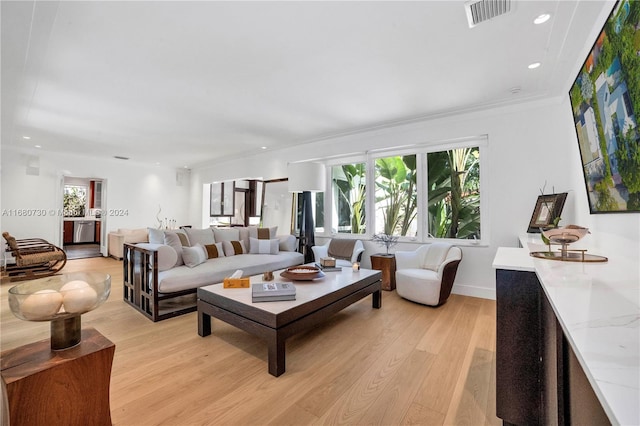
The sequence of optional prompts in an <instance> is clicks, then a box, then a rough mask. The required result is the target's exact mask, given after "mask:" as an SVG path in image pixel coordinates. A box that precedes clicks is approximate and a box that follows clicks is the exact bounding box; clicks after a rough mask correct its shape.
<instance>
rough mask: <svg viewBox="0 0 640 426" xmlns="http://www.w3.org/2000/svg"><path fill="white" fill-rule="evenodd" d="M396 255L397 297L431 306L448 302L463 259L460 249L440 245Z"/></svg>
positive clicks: (436, 244) (431, 245)
mask: <svg viewBox="0 0 640 426" xmlns="http://www.w3.org/2000/svg"><path fill="white" fill-rule="evenodd" d="M395 256H396V291H397V292H398V295H400V296H401V297H403V298H405V299H408V300H411V301H414V302H418V303H422V304H423V305H430V306H440V305H442V304H443V303H444V302H446V301H447V299H448V298H449V295H450V294H451V289H452V288H453V281H454V280H455V278H456V272H457V271H458V265H459V264H460V261H461V260H462V250H460V248H459V247H455V246H453V245H451V244H447V243H440V242H437V243H432V244H428V245H424V246H420V247H419V248H418V249H417V250H415V251H396V253H395Z"/></svg>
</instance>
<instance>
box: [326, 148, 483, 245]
mask: <svg viewBox="0 0 640 426" xmlns="http://www.w3.org/2000/svg"><path fill="white" fill-rule="evenodd" d="M483 146H486V137H472V138H465V139H460V140H456V141H448V142H442V143H439V144H438V145H433V144H430V145H415V146H412V147H403V148H400V149H399V148H394V149H393V150H391V149H388V150H387V149H385V150H380V151H376V152H369V153H366V154H365V153H363V154H358V155H353V156H351V157H349V158H348V159H347V158H344V159H342V160H333V161H335V162H331V163H330V164H329V165H328V169H327V170H328V171H330V176H331V191H327V193H326V194H325V196H324V200H323V201H326V203H325V204H326V207H325V216H324V217H323V218H322V225H323V227H324V229H325V233H326V234H328V233H329V230H331V233H332V234H351V235H362V234H364V235H366V236H368V237H371V236H373V235H374V234H381V233H384V234H388V235H395V236H398V237H400V239H401V240H405V241H422V242H424V241H426V240H427V239H428V238H446V239H456V240H465V239H466V240H474V242H473V244H476V243H477V242H478V240H480V238H481V235H482V232H481V231H482V224H481V208H480V204H481V197H480V169H481V167H480V153H481V150H482V147H483ZM339 161H342V163H340V162H339ZM485 161H486V159H485ZM320 208H321V207H320V205H319V204H316V212H318V211H319V209H320Z"/></svg>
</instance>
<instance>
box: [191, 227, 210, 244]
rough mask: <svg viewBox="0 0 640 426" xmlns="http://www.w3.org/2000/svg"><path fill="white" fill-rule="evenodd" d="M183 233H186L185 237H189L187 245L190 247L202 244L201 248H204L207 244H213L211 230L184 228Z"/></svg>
mask: <svg viewBox="0 0 640 426" xmlns="http://www.w3.org/2000/svg"><path fill="white" fill-rule="evenodd" d="M185 231H186V233H187V236H188V237H189V245H191V246H195V245H196V244H202V245H203V246H206V245H207V244H213V243H215V239H214V238H213V230H212V229H211V228H204V229H193V228H186V229H185Z"/></svg>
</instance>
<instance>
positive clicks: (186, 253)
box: [182, 244, 207, 268]
mask: <svg viewBox="0 0 640 426" xmlns="http://www.w3.org/2000/svg"><path fill="white" fill-rule="evenodd" d="M182 260H183V261H184V264H185V265H187V266H188V267H189V268H193V267H195V266H198V265H200V264H201V263H204V262H206V261H207V251H206V250H205V248H204V246H203V245H201V244H196V245H195V246H192V247H182Z"/></svg>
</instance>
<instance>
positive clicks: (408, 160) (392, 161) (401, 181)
mask: <svg viewBox="0 0 640 426" xmlns="http://www.w3.org/2000/svg"><path fill="white" fill-rule="evenodd" d="M375 186H376V188H375V209H376V217H375V222H376V225H375V230H376V234H379V233H383V234H387V235H400V236H411V237H415V236H416V235H417V232H418V225H417V220H416V218H417V214H418V204H417V200H418V194H417V164H416V155H415V154H413V155H404V156H394V157H385V158H378V159H376V160H375Z"/></svg>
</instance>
